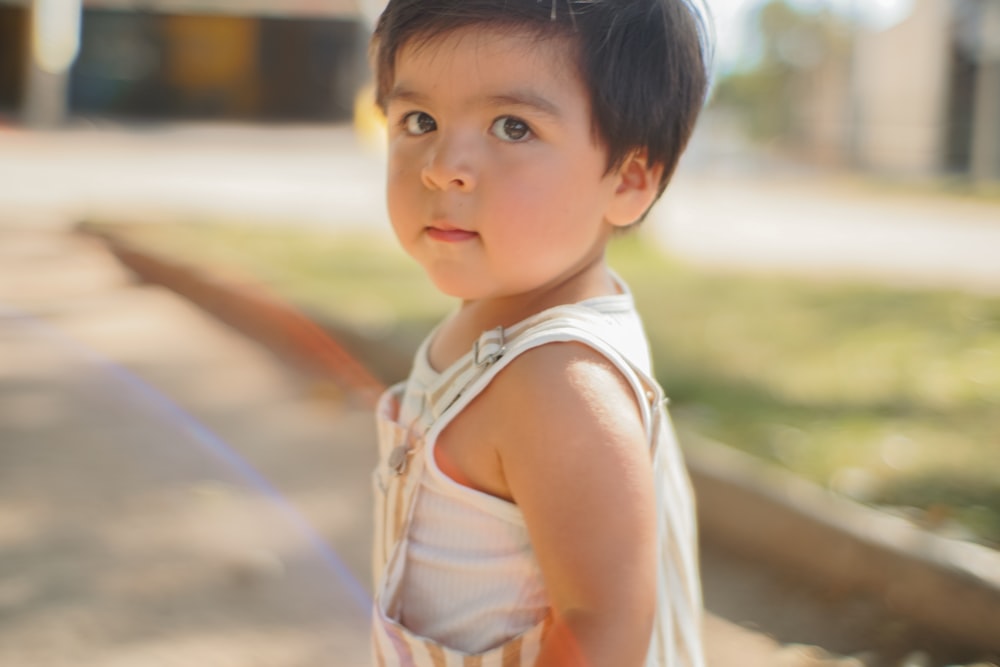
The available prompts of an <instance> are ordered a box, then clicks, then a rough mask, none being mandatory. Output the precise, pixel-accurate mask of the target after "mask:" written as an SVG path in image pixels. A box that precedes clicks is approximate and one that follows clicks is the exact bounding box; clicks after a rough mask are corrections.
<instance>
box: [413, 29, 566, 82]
mask: <svg viewBox="0 0 1000 667" xmlns="http://www.w3.org/2000/svg"><path fill="white" fill-rule="evenodd" d="M576 46H577V45H576V40H575V39H573V38H572V37H571V36H570V35H568V34H566V33H565V32H560V31H557V30H553V29H545V28H543V27H540V26H517V25H511V26H507V25H495V24H472V25H464V26H459V27H454V28H449V29H446V30H445V29H442V30H425V31H423V32H421V33H419V34H416V35H413V36H411V37H410V38H409V39H407V40H405V41H403V42H402V43H401V44H400V45H399V48H398V49H397V51H396V57H395V66H396V67H395V68H394V69H396V70H397V71H398V67H399V65H400V64H401V63H404V62H408V61H411V60H413V59H420V60H425V59H426V60H433V59H435V58H440V57H449V56H451V57H454V56H456V55H460V56H462V57H470V56H473V55H474V56H475V57H500V58H502V57H504V55H505V51H506V52H508V53H513V54H516V55H518V56H521V57H526V58H532V57H534V58H537V59H538V65H539V66H540V67H546V66H549V67H553V68H562V67H566V66H571V67H573V68H574V69H577V67H578V63H577V58H576V56H577V53H578V51H577V48H576ZM487 47H491V48H487Z"/></svg>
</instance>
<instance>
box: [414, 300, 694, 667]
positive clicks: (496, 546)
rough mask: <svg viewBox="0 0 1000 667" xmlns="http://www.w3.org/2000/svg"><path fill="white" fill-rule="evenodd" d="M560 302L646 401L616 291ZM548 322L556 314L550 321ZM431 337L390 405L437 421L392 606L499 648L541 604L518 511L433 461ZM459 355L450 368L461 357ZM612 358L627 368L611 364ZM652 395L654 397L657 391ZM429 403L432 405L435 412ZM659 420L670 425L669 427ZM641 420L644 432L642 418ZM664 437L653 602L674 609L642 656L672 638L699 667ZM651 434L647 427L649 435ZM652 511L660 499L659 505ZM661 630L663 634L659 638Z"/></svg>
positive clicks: (418, 622) (678, 468) (440, 629)
mask: <svg viewBox="0 0 1000 667" xmlns="http://www.w3.org/2000/svg"><path fill="white" fill-rule="evenodd" d="M623 290H624V286H623ZM559 309H563V310H565V309H570V310H572V311H573V313H571V314H573V315H574V317H572V318H570V321H573V320H577V325H578V324H579V321H581V320H582V321H584V323H585V324H586V325H588V331H587V332H585V337H587V338H589V339H593V341H599V342H600V345H595V347H598V349H600V347H602V346H603V347H604V348H605V349H606V350H607V352H606V354H605V356H608V357H609V359H611V360H612V361H614V362H615V363H616V365H617V366H619V368H621V370H622V371H623V373H624V374H625V375H626V377H629V379H630V381H631V382H632V384H633V387H634V388H635V389H636V391H637V393H638V394H639V395H640V396H641V398H642V399H644V400H645V399H647V398H650V396H649V394H650V390H649V388H648V387H647V386H646V384H644V383H642V381H641V380H639V379H638V377H637V374H636V372H635V371H638V372H639V373H640V374H641V375H643V376H646V377H647V378H648V377H650V376H651V370H650V359H649V349H648V344H647V341H646V337H645V334H644V332H643V328H642V323H641V321H640V319H639V316H638V314H637V313H636V311H635V308H634V305H633V302H632V298H631V295H630V294H628V293H627V291H626V292H624V293H623V294H620V295H615V296H606V297H598V298H594V299H589V300H587V301H585V302H582V303H580V304H576V305H573V306H561V307H559ZM559 309H554V310H559ZM578 315H582V316H583V317H582V318H581V317H578ZM541 319H547V320H553V313H552V311H547V312H546V313H542V314H539V315H537V316H534V317H532V318H529V319H528V320H526V321H525V322H523V323H521V324H519V325H515V326H514V327H509V328H508V329H507V330H505V333H506V334H507V335H509V336H511V337H513V336H516V335H517V334H518V333H519V332H522V331H524V330H525V329H529V328H531V326H533V325H532V323H533V322H535V321H536V320H541ZM554 319H555V320H556V321H558V320H559V318H558V317H556V318H554ZM580 337H581V336H580V334H579V332H577V333H575V334H573V335H572V336H569V338H567V337H566V336H565V335H563V336H562V337H561V338H560V337H557V338H555V340H566V339H578V338H580ZM432 338H433V333H432V334H431V336H428V338H427V339H426V340H425V341H424V343H423V344H422V345H421V347H420V348H419V350H418V352H417V355H416V359H415V362H414V368H413V371H412V373H411V376H410V378H409V379H408V380H407V383H406V385H405V390H404V392H403V396H402V401H401V405H400V412H399V422H400V423H402V424H411V425H412V428H413V429H414V430H416V431H418V432H421V433H423V432H425V431H427V429H428V428H430V427H431V425H432V424H433V423H434V422H435V421H438V422H439V423H438V424H436V426H437V427H440V428H434V429H432V431H431V432H430V433H428V438H427V442H426V446H425V447H424V448H423V449H422V450H421V451H420V452H419V453H418V454H417V455H418V456H421V457H422V461H421V463H422V466H421V467H422V469H423V471H424V472H423V474H422V475H421V477H420V480H419V482H418V489H419V490H418V492H417V493H416V499H415V506H414V508H413V511H412V518H411V523H410V525H409V529H408V533H407V535H408V538H407V539H408V545H407V550H406V554H405V567H404V568H403V573H404V574H403V575H402V579H401V581H400V582H399V591H398V609H399V611H400V621H401V623H402V625H404V626H405V627H406V628H407V630H409V631H412V632H413V633H415V634H416V635H419V636H422V637H426V638H429V639H431V640H433V641H435V642H437V643H440V644H442V645H444V646H448V647H453V648H455V649H457V650H459V651H462V652H465V653H470V654H474V653H479V652H482V651H486V650H488V649H491V648H493V647H496V646H500V645H501V644H503V643H504V642H506V641H507V640H509V639H511V638H513V637H516V636H518V635H519V634H521V633H524V632H526V631H528V630H530V629H531V628H533V627H535V626H537V625H538V624H539V623H540V622H541V621H542V620H543V619H544V618H545V617H546V615H547V613H548V601H547V598H546V595H545V590H544V586H543V583H542V578H541V572H540V569H539V567H538V564H537V562H536V560H535V557H534V553H533V551H532V547H531V542H530V540H529V539H528V534H527V530H526V527H525V524H524V519H523V516H522V514H521V511H520V509H519V508H518V507H517V506H516V505H514V504H512V503H509V502H507V501H504V500H501V499H499V498H496V497H494V496H490V495H488V494H485V493H482V492H479V491H477V490H474V489H471V488H469V487H466V486H463V485H461V484H459V483H457V482H455V481H454V480H452V479H451V478H449V477H448V476H447V475H445V474H444V473H443V472H442V471H441V470H440V468H438V466H437V464H436V462H435V458H434V441H435V439H436V433H438V432H440V430H441V429H442V428H443V427H444V426H443V425H442V424H440V420H438V417H439V416H440V414H435V409H432V407H433V406H435V405H437V406H440V405H441V399H442V397H441V396H440V393H442V392H443V391H447V390H448V387H447V386H444V387H442V386H441V384H442V380H448V381H449V383H450V384H454V382H453V380H454V377H455V375H456V372H455V371H456V369H455V367H454V366H453V367H452V368H449V369H446V370H444V371H443V372H441V373H437V372H435V371H434V369H433V368H432V367H431V366H430V363H429V361H428V356H427V353H428V347H429V342H430V340H431V339H432ZM615 353H617V354H615ZM619 355H620V356H619ZM468 356H469V355H466V357H468ZM466 357H463V359H460V360H459V361H458V362H456V365H460V364H463V363H466V364H468V363H469V361H468V359H467V358H466ZM622 358H624V360H625V361H627V364H623V363H622V361H623V359H622ZM623 366H627V367H625V368H623ZM628 367H630V368H628ZM459 374H460V373H459ZM491 375H492V374H491ZM480 390H481V388H480ZM656 392H657V394H658V393H659V390H658V388H657V389H656ZM464 398H465V399H466V400H464V401H463V403H465V404H467V401H468V400H471V397H468V396H467V397H464ZM437 410H438V411H440V408H439V407H438V408H437ZM651 421H655V420H651ZM663 426H664V427H665V428H667V429H669V428H670V426H669V423H668V424H664V425H663ZM647 428H650V426H649V424H647ZM669 436H670V437H669V438H668V440H669V447H667V449H669V450H671V451H667V452H660V455H666V456H667V458H669V459H671V460H672V465H671V466H669V467H671V468H673V470H672V471H671V472H670V473H669V476H670V479H661V480H660V482H661V484H663V485H664V486H665V487H667V488H664V489H658V494H657V495H658V500H659V501H660V504H661V505H664V504H665V503H669V504H670V507H669V508H666V509H667V513H668V514H670V515H676V516H674V517H673V518H671V519H670V520H669V521H667V523H670V524H672V525H673V529H670V530H668V532H670V533H671V534H672V536H671V537H670V538H669V539H668V540H666V541H665V542H663V544H664V545H665V546H664V547H663V548H664V549H666V550H668V551H669V552H670V553H669V554H665V556H667V557H668V558H669V559H670V560H671V561H674V562H675V567H674V569H678V570H679V571H677V572H673V574H670V573H668V575H667V577H666V578H667V579H672V581H665V580H664V577H662V576H661V577H660V583H659V591H658V604H659V605H660V606H661V607H663V606H664V605H666V606H667V607H669V608H671V609H672V610H673V611H672V613H670V618H671V621H670V622H669V624H667V625H666V626H664V627H658V628H657V632H656V633H654V637H653V642H652V645H651V651H650V660H648V661H647V664H649V665H654V664H656V665H662V664H668V663H667V662H663V661H661V660H660V659H659V658H658V657H657V656H658V655H659V654H661V653H663V652H664V651H666V652H668V653H670V652H672V651H673V650H674V649H669V650H668V649H667V648H665V646H666V645H667V644H669V645H670V646H674V645H675V644H678V643H680V644H681V645H684V646H685V647H686V648H685V649H684V653H685V654H687V655H685V657H686V658H687V660H685V664H690V665H696V666H697V665H701V664H702V660H701V655H700V653H701V647H700V623H701V619H700V605H701V599H700V589H699V587H698V581H697V565H696V558H695V549H696V546H695V537H694V528H693V521H694V520H693V503H692V499H691V493H690V486H689V485H688V482H687V478H686V474H685V473H684V472H683V469H682V463H681V461H680V456H679V452H678V451H677V447H676V442H674V440H673V434H672V431H671V432H670V433H669ZM650 437H651V438H653V437H655V435H654V434H650ZM663 509H664V508H663V507H661V511H662V510H663ZM663 523H664V521H663V520H661V524H663ZM659 528H660V530H661V534H662V533H663V530H665V527H664V526H663V525H661V526H660V527H659ZM664 632H666V633H667V634H668V635H669V637H663V636H661V635H662V634H663V633H664ZM658 637H659V638H658ZM658 643H659V645H660V646H659V648H657V644H658ZM692 653H694V655H691V654H692ZM660 657H661V658H662V657H663V656H660ZM669 664H672V661H670V663H669Z"/></svg>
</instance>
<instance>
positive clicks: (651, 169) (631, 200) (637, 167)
mask: <svg viewBox="0 0 1000 667" xmlns="http://www.w3.org/2000/svg"><path fill="white" fill-rule="evenodd" d="M662 174H663V165H661V164H656V165H652V166H650V165H649V163H648V161H647V159H646V151H633V152H632V153H630V154H629V155H628V157H626V158H625V162H623V163H622V165H621V166H620V167H618V169H616V170H615V175H616V177H617V179H618V185H617V187H616V188H615V193H614V199H613V200H612V201H611V204H610V206H609V207H608V211H607V215H606V216H605V217H606V219H607V221H608V222H609V223H611V224H612V225H614V226H615V227H627V226H629V225H631V224H632V223H634V222H635V221H636V220H638V219H639V218H640V217H642V214H643V213H645V212H646V210H647V209H648V208H649V207H650V206H652V205H653V202H654V201H656V194H657V190H658V189H659V187H660V176H662Z"/></svg>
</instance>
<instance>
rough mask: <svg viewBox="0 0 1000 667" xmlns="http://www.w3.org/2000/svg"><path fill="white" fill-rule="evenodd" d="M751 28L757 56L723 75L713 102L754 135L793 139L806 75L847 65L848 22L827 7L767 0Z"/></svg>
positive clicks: (797, 130) (805, 90)
mask: <svg viewBox="0 0 1000 667" xmlns="http://www.w3.org/2000/svg"><path fill="white" fill-rule="evenodd" d="M752 29H753V30H754V31H755V32H756V37H757V39H758V40H759V44H760V49H759V55H758V57H757V58H755V59H754V60H753V61H752V64H751V65H749V66H748V67H744V68H738V69H736V70H735V71H733V72H730V73H728V74H726V75H724V76H722V77H721V78H720V80H719V82H718V84H717V86H716V90H715V94H714V97H713V102H712V103H713V105H714V106H717V107H719V108H724V109H727V110H730V111H732V112H734V113H736V114H737V116H738V117H740V118H741V119H742V121H743V123H744V125H745V129H746V130H747V132H748V134H749V135H750V136H751V137H752V138H754V139H758V140H773V139H777V140H794V139H795V138H797V136H798V135H799V134H800V130H801V129H802V128H801V127H799V125H800V123H801V115H800V114H798V113H797V110H796V107H797V106H798V105H799V104H800V103H801V102H802V100H803V96H804V95H808V94H809V88H810V79H811V78H813V77H814V76H816V75H817V73H818V72H819V71H820V70H821V69H823V68H828V67H830V66H831V65H832V66H842V67H847V65H848V60H849V57H850V48H851V26H850V25H849V23H848V22H847V21H846V20H845V19H843V18H841V17H840V16H838V15H836V14H834V13H833V12H831V11H830V10H829V9H827V8H822V9H820V10H819V11H803V10H800V9H798V8H796V7H794V6H792V5H790V4H788V2H786V0H768V2H765V3H764V4H763V5H761V6H760V7H759V8H758V9H757V11H756V12H755V13H754V15H753V25H752Z"/></svg>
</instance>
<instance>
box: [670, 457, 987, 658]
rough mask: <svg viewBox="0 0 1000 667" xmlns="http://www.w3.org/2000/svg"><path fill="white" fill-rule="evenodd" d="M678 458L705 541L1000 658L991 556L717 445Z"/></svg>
mask: <svg viewBox="0 0 1000 667" xmlns="http://www.w3.org/2000/svg"><path fill="white" fill-rule="evenodd" d="M684 454H685V457H686V460H687V463H688V467H689V469H690V473H691V479H692V483H693V485H694V487H695V495H696V496H697V498H698V523H699V529H700V530H701V531H702V533H703V534H704V535H705V536H707V537H709V538H710V539H712V540H713V541H714V542H716V543H718V544H721V545H724V546H726V547H729V548H732V549H734V550H736V551H737V552H738V553H741V554H745V555H747V556H751V557H756V558H759V559H762V560H764V561H765V562H767V563H770V564H772V565H775V566H777V567H779V568H783V569H786V570H787V571H789V572H792V573H794V574H796V575H798V576H800V577H803V578H805V579H807V580H809V581H821V582H824V584H827V585H829V586H831V587H833V588H835V589H836V590H837V591H839V592H848V593H861V592H864V593H867V594H870V595H874V596H876V597H878V598H879V599H881V600H882V601H884V603H885V604H886V606H887V607H888V608H889V609H891V610H892V612H893V613H896V614H899V615H900V616H902V617H906V618H908V619H910V620H912V621H913V622H914V623H915V624H916V625H918V626H920V627H923V628H924V629H926V630H928V631H930V632H934V633H937V634H939V635H941V636H942V637H947V638H949V639H950V640H954V641H956V642H960V643H962V644H965V645H968V646H969V647H970V648H974V649H976V650H980V651H987V652H997V651H1000V553H998V552H996V551H994V550H992V549H989V548H986V547H983V546H980V545H977V544H973V543H970V542H962V541H959V540H954V539H949V538H946V537H942V536H940V535H936V534H934V533H932V532H930V531H927V530H924V529H922V528H919V527H918V526H915V525H913V524H912V523H910V522H909V521H906V520H905V519H902V518H899V517H895V516H892V515H889V514H886V513H885V512H881V511H878V510H875V509H871V508H869V507H865V506H863V505H861V504H859V503H856V502H854V501H851V500H848V499H846V498H844V497H842V496H839V495H836V494H834V493H832V492H829V491H827V490H825V489H823V488H821V487H819V486H817V485H815V484H813V483H811V482H807V481H805V480H803V479H801V478H799V477H796V476H795V475H792V474H791V473H788V472H785V471H784V470H781V469H779V468H777V467H775V466H770V465H768V464H766V463H763V462H761V461H759V460H758V459H755V458H753V457H751V456H750V455H748V454H744V453H743V452H740V451H738V450H735V449H732V448H730V447H726V446H725V445H720V444H718V443H713V442H710V441H707V440H699V441H698V442H697V444H696V445H695V446H694V447H687V448H686V449H685V452H684ZM733 508H739V511H738V512H734V511H733ZM818 555H819V557H817V556H818Z"/></svg>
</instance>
